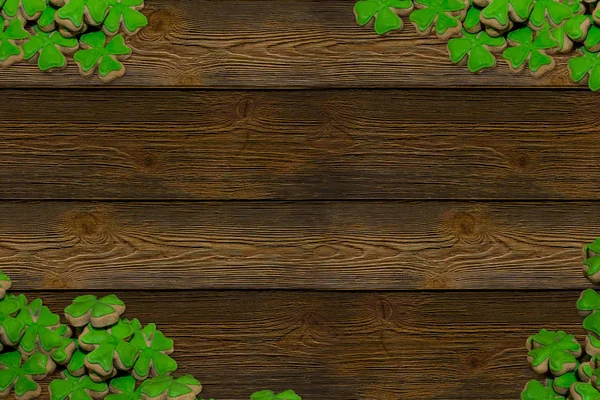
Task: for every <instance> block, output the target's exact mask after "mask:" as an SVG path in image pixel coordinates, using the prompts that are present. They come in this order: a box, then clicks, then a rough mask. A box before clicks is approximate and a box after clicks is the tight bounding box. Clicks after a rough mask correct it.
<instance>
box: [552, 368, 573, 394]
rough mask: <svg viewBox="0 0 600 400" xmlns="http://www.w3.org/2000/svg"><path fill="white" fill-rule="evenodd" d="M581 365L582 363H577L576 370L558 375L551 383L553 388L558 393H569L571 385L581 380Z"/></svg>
mask: <svg viewBox="0 0 600 400" xmlns="http://www.w3.org/2000/svg"><path fill="white" fill-rule="evenodd" d="M580 366H581V365H580V364H579V363H577V369H576V370H574V371H569V372H567V373H566V374H564V375H561V376H557V377H556V378H554V380H552V382H551V383H550V386H551V387H552V389H554V391H555V392H556V393H558V394H560V395H563V396H566V395H567V393H569V389H570V388H571V385H573V384H574V383H575V382H579V375H578V371H579V368H580Z"/></svg>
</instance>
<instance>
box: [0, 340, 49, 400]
mask: <svg viewBox="0 0 600 400" xmlns="http://www.w3.org/2000/svg"><path fill="white" fill-rule="evenodd" d="M55 367H56V365H55V364H54V362H52V360H51V359H50V357H48V356H47V355H45V354H42V353H35V354H33V355H32V356H31V357H29V358H28V359H27V361H25V362H22V359H21V354H19V352H18V351H11V352H10V353H3V354H0V397H1V398H6V397H7V396H8V395H9V394H10V393H11V391H12V390H13V389H14V394H15V398H16V399H17V400H29V399H35V398H37V397H39V395H40V393H41V391H42V389H41V388H40V386H39V385H38V384H37V383H36V382H35V381H36V380H39V379H43V378H45V377H46V376H47V375H48V374H51V373H52V372H54V368H55Z"/></svg>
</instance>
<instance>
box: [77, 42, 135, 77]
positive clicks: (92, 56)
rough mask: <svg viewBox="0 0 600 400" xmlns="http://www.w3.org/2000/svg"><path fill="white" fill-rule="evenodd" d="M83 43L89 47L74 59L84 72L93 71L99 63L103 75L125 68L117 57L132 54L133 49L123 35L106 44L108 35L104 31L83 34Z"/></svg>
mask: <svg viewBox="0 0 600 400" xmlns="http://www.w3.org/2000/svg"><path fill="white" fill-rule="evenodd" d="M81 43H82V45H85V47H87V48H86V49H83V50H79V51H78V52H77V53H75V55H74V56H73V59H74V60H75V62H76V63H77V64H78V65H79V67H80V68H81V70H82V71H83V72H89V71H92V70H93V69H94V68H95V67H96V65H98V73H99V74H100V76H101V77H106V76H108V75H109V74H110V73H111V72H115V71H120V70H121V69H123V68H124V67H123V64H121V62H120V61H119V60H118V59H117V57H119V56H125V55H129V54H131V49H130V48H129V47H127V45H126V44H125V39H124V37H123V36H122V35H117V36H115V37H113V38H111V39H109V41H108V43H107V44H106V45H105V43H106V35H105V34H104V33H103V32H92V33H87V34H85V35H83V36H82V37H81Z"/></svg>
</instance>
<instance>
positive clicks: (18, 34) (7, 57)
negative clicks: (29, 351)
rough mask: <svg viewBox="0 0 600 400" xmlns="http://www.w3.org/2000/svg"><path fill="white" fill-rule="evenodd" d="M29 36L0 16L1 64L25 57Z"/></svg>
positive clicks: (18, 24) (15, 21) (20, 23)
mask: <svg viewBox="0 0 600 400" xmlns="http://www.w3.org/2000/svg"><path fill="white" fill-rule="evenodd" d="M28 37H29V32H27V31H26V30H25V28H23V21H21V20H20V19H18V18H15V19H13V20H10V21H8V22H6V21H5V20H4V18H2V17H0V65H1V66H3V67H8V66H10V65H12V64H14V63H16V62H19V61H21V60H22V59H23V50H22V49H21V47H19V45H18V42H19V41H21V40H24V39H27V38H28ZM0 286H4V287H6V288H4V287H2V288H1V289H0V294H1V295H2V296H4V294H5V293H6V290H8V288H10V280H8V281H2V280H0Z"/></svg>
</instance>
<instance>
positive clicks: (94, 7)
mask: <svg viewBox="0 0 600 400" xmlns="http://www.w3.org/2000/svg"><path fill="white" fill-rule="evenodd" d="M107 13H108V3H107V1H106V0H65V1H64V6H62V7H61V8H60V9H59V10H58V11H57V12H56V15H55V20H56V22H57V23H59V24H60V25H63V26H65V27H66V28H67V29H69V30H70V31H79V30H80V29H81V28H82V27H83V25H84V22H87V23H88V24H90V25H94V26H97V25H100V24H102V22H103V21H104V18H105V17H106V14H107Z"/></svg>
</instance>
